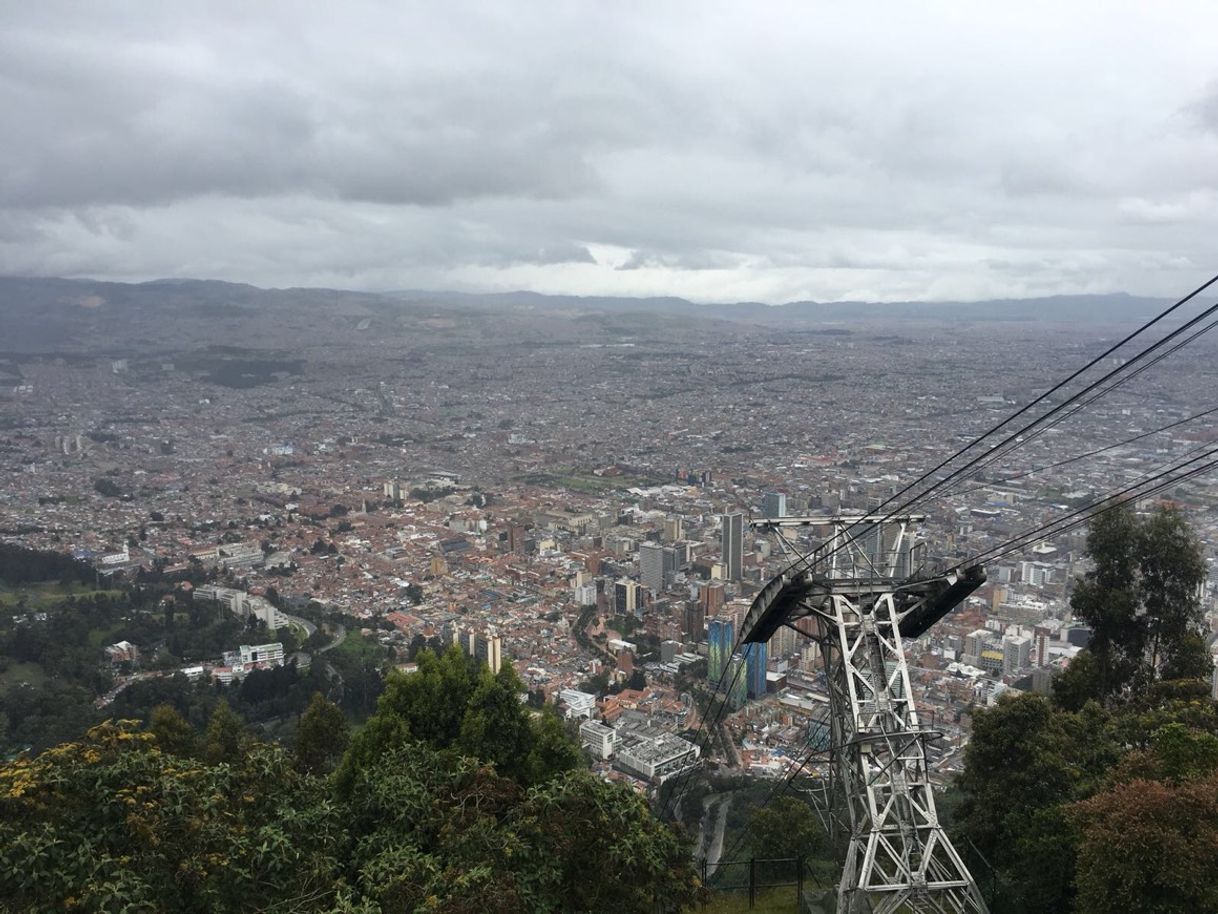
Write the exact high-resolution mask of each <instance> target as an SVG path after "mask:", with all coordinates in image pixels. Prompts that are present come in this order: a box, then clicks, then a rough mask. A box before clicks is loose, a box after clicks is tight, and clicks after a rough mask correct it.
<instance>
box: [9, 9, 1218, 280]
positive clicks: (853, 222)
mask: <svg viewBox="0 0 1218 914" xmlns="http://www.w3.org/2000/svg"><path fill="white" fill-rule="evenodd" d="M847 6H849V9H847V8H846V7H847ZM914 7H919V8H918V9H914ZM0 17H2V18H0V116H2V118H3V123H4V125H5V127H4V140H3V142H0V273H3V274H24V275H29V274H36V275H61V276H91V277H98V278H106V279H118V280H142V279H149V278H154V277H164V276H195V277H211V278H220V279H230V280H238V281H245V282H252V283H256V284H259V285H276V286H288V285H327V286H337V287H344V288H359V289H401V288H456V289H468V290H483V289H487V290H502V289H520V288H529V289H535V290H538V291H543V292H574V293H581V294H624V295H633V294H648V295H651V294H672V295H681V296H685V297H688V298H692V299H695V300H706V301H726V300H739V299H753V300H764V301H772V302H776V301H783V300H792V299H802V298H816V299H822V300H834V299H847V298H866V299H876V300H893V299H945V298H980V297H994V296H1024V295H1038V294H1046V293H1055V292H1089V291H1115V290H1125V291H1129V292H1134V293H1143V294H1156V295H1172V294H1174V293H1180V292H1183V291H1187V289H1188V288H1190V287H1191V285H1195V284H1196V283H1197V281H1198V280H1200V279H1201V278H1203V277H1204V276H1207V275H1209V274H1211V273H1213V272H1216V271H1218V243H1216V241H1218V54H1216V53H1215V50H1216V48H1218V45H1216V44H1215V40H1214V36H1215V35H1216V34H1218V5H1216V4H1214V3H1213V2H1212V0H1206V2H1199V3H1196V4H1185V3H1133V2H1128V3H1125V2H1103V3H1094V4H1092V3H1081V2H1080V3H1072V2H1063V0H1058V2H1053V3H1046V4H1043V5H1042V4H1037V3H1019V4H1014V3H1001V4H999V3H993V4H990V3H987V4H971V3H962V2H961V3H942V4H937V3H927V4H921V3H919V4H910V3H906V2H893V3H863V2H860V3H854V4H843V3H832V4H824V5H821V4H816V3H809V2H801V3H794V4H790V5H786V4H780V3H743V2H740V3H734V4H719V3H706V2H696V3H678V2H666V3H643V2H617V3H613V2H603V0H601V2H595V3H580V2H553V3H550V2H543V0H525V2H518V3H517V2H502V0H497V2H483V3H477V4H468V5H467V4H464V3H458V2H452V0H444V2H427V3H419V4H412V3H403V2H385V3H375V4H372V3H361V2H353V0H344V2H342V3H316V4H310V3H305V2H301V0H292V2H281V3H276V2H265V0H259V2H257V3H249V2H248V0H243V2H234V3H225V2H217V0H209V2H207V3H198V4H193V3H186V2H170V3H150V2H146V0H138V2H129V3H123V2H104V0H97V2H89V3H79V2H73V3H59V2H54V0H38V2H30V0H0Z"/></svg>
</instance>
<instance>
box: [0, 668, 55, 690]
mask: <svg viewBox="0 0 1218 914" xmlns="http://www.w3.org/2000/svg"><path fill="white" fill-rule="evenodd" d="M46 679H47V675H46V673H44V672H43V671H42V667H40V666H39V665H38V664H36V663H11V664H9V666H8V668H7V669H5V670H4V672H2V673H0V690H3V689H6V688H8V687H9V686H16V685H21V684H22V683H29V684H30V685H32V686H37V685H41V684H42V683H44V682H46Z"/></svg>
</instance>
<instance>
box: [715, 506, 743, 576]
mask: <svg viewBox="0 0 1218 914" xmlns="http://www.w3.org/2000/svg"><path fill="white" fill-rule="evenodd" d="M719 523H720V527H721V529H720V546H721V549H722V553H723V564H724V566H725V568H726V571H725V575H726V577H727V579H728V580H729V581H739V580H740V577H741V575H742V574H743V573H744V515H743V514H723V515H720V517H719Z"/></svg>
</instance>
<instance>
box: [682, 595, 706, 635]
mask: <svg viewBox="0 0 1218 914" xmlns="http://www.w3.org/2000/svg"><path fill="white" fill-rule="evenodd" d="M681 630H682V631H683V632H684V633H685V637H686V638H688V639H690V640H691V641H701V640H702V639H703V637H705V635H706V610H705V609H703V608H702V604H701V603H698V602H695V601H693V600H690V601H689V602H688V603H686V604H685V624H684V625H683V626H682V627H681Z"/></svg>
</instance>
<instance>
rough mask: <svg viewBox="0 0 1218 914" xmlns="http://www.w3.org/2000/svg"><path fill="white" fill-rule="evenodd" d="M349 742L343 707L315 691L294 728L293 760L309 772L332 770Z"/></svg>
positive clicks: (317, 772)
mask: <svg viewBox="0 0 1218 914" xmlns="http://www.w3.org/2000/svg"><path fill="white" fill-rule="evenodd" d="M348 742H350V731H349V728H348V726H347V718H346V717H345V716H344V715H343V712H342V709H341V708H339V706H338V705H336V704H334V702H332V701H327V700H326V699H325V697H324V696H323V695H322V694H321V693H320V692H314V693H313V698H312V699H311V700H310V701H309V706H308V708H306V709H305V712H304V714H303V715H301V718H300V726H298V727H297V728H296V761H297V764H298V765H299V766H300V767H301V769H303V770H304V771H307V772H309V773H311V774H325V773H328V772H330V771H332V770H333V769H334V766H335V765H337V764H338V762H339V760H340V759H341V758H342V755H343V753H344V752H345V751H346V749H347V744H348Z"/></svg>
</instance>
